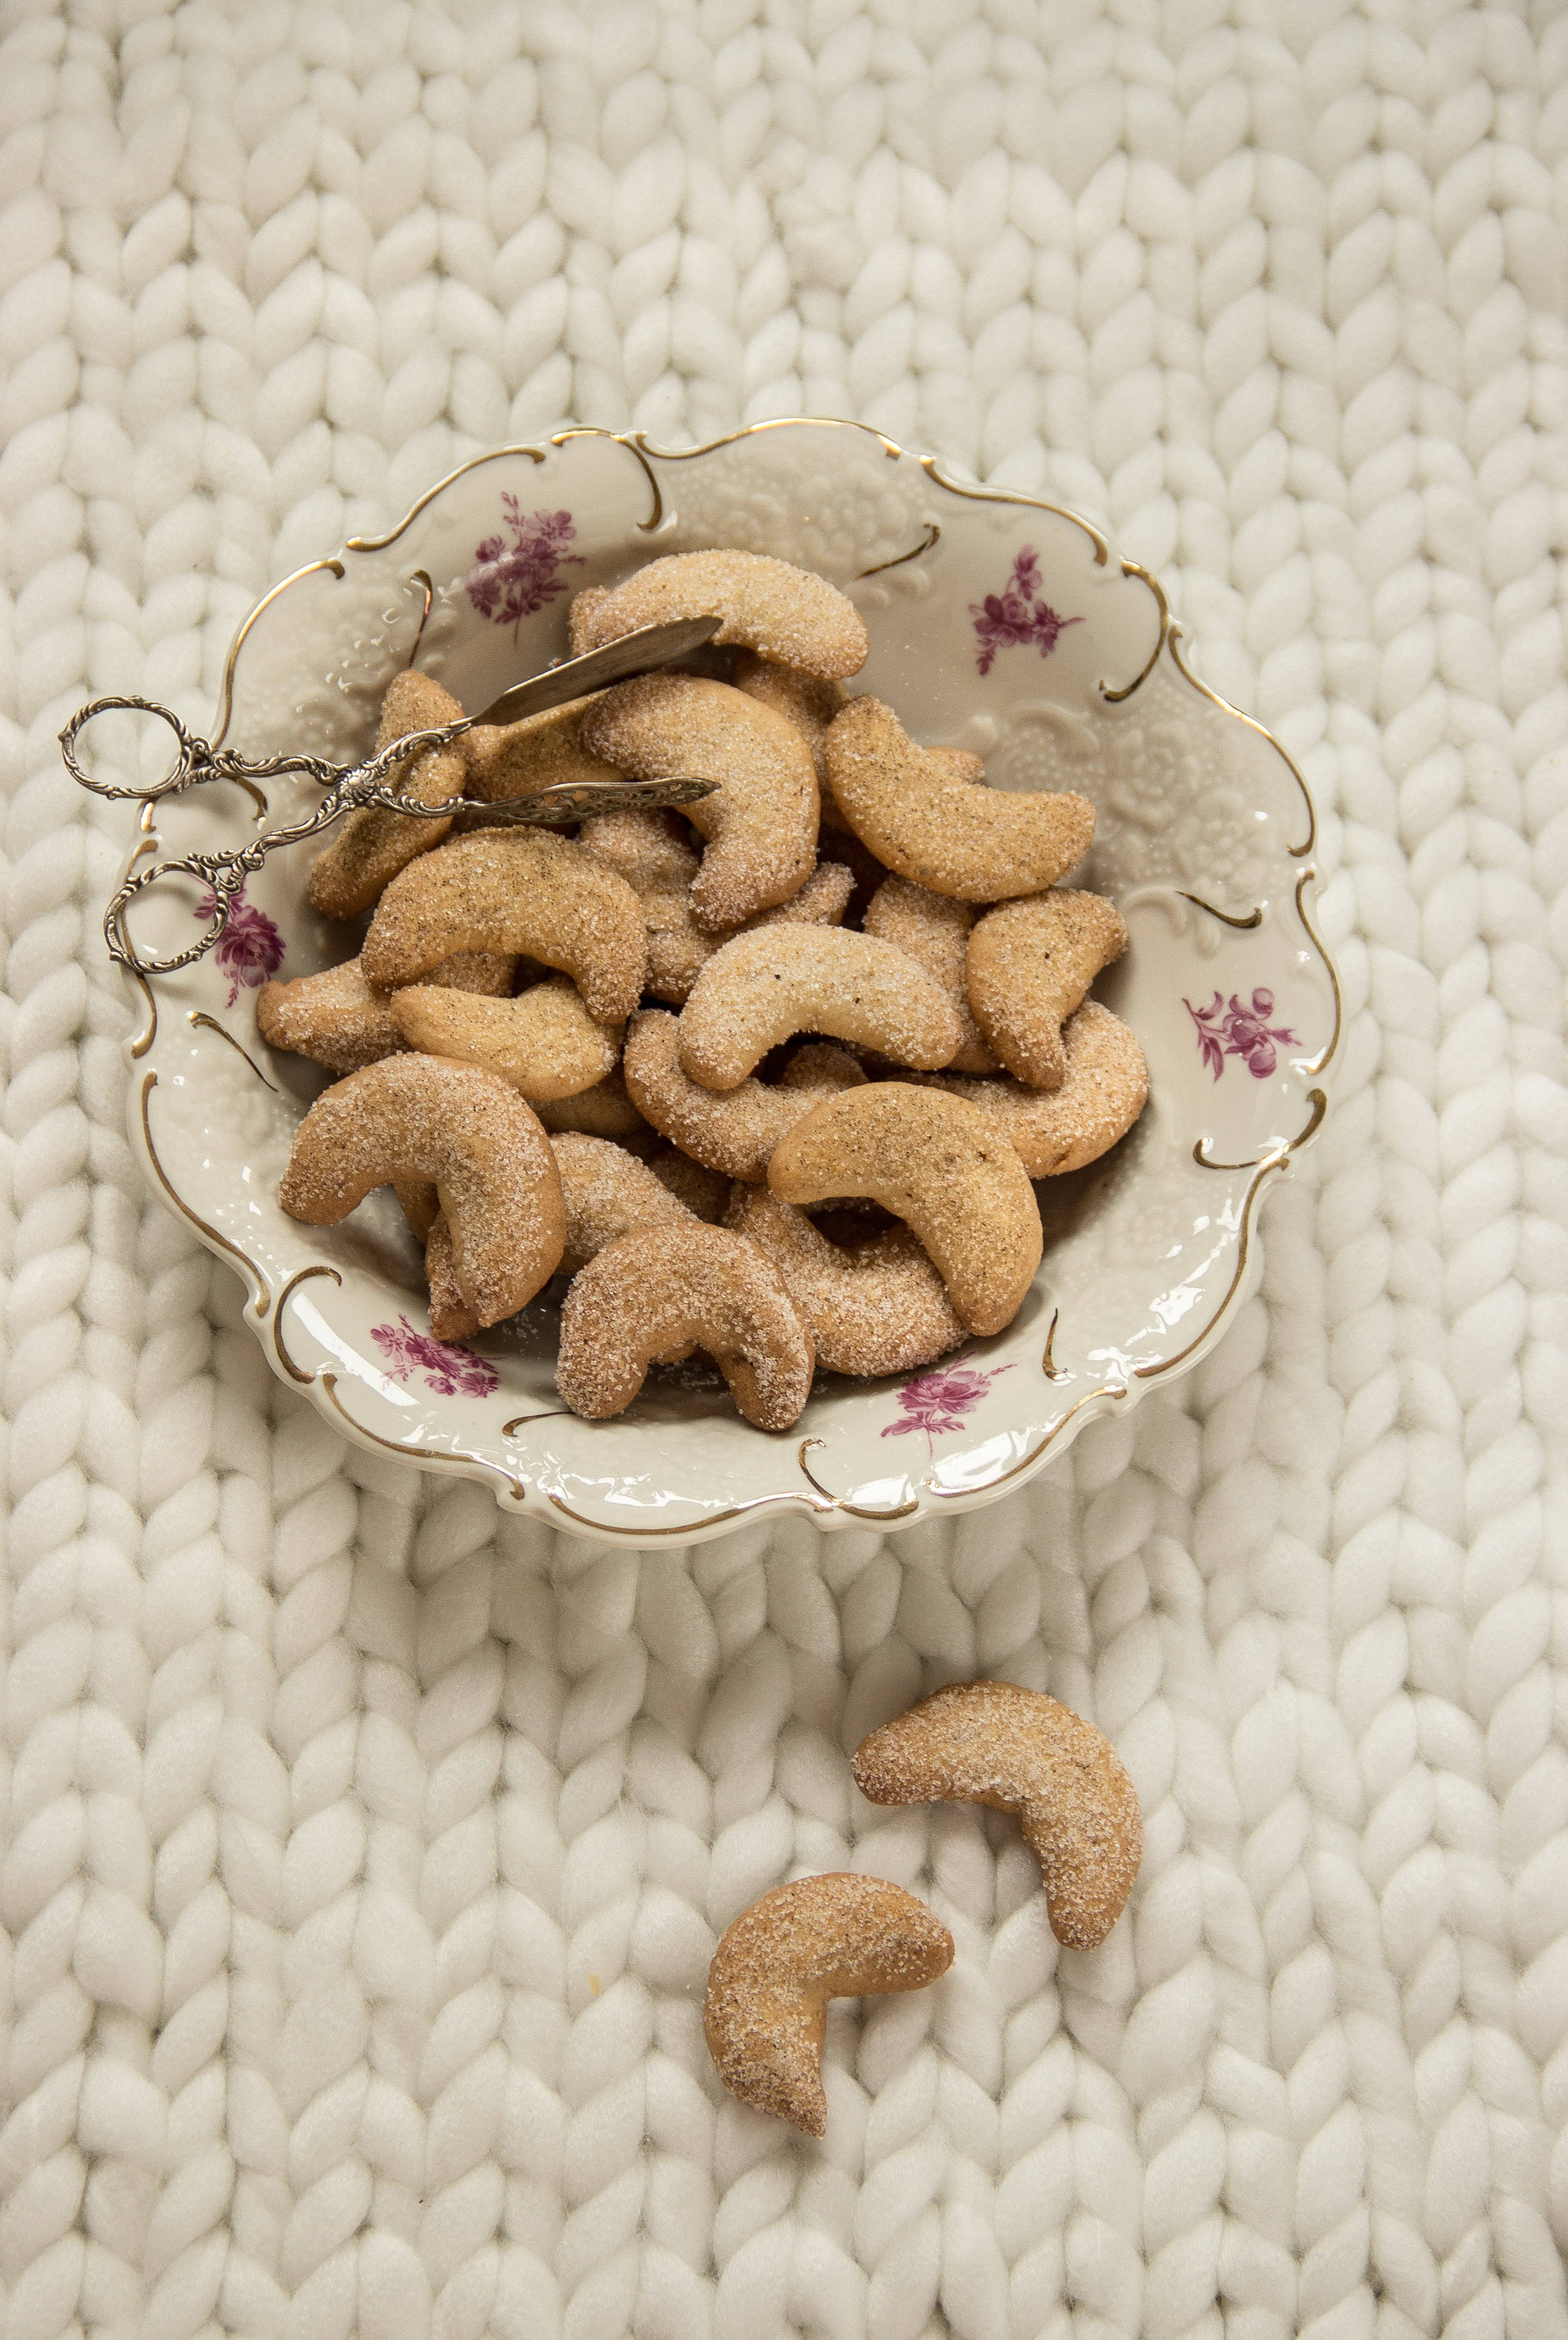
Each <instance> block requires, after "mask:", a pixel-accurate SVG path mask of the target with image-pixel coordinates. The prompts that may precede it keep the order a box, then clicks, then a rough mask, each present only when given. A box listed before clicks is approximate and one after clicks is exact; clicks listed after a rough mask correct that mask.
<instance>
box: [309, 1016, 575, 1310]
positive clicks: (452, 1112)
mask: <svg viewBox="0 0 1568 2340" xmlns="http://www.w3.org/2000/svg"><path fill="white" fill-rule="evenodd" d="M400 1183H407V1184H410V1185H421V1184H425V1183H428V1184H432V1185H434V1186H435V1187H436V1189H437V1192H438V1195H439V1196H440V1200H441V1207H442V1211H443V1213H444V1214H445V1217H446V1222H447V1226H448V1229H449V1231H450V1234H451V1237H452V1254H453V1262H454V1269H455V1274H456V1279H457V1284H458V1287H459V1289H460V1291H461V1294H462V1297H463V1298H464V1300H465V1301H466V1302H467V1303H468V1304H469V1306H470V1307H471V1309H472V1310H473V1312H474V1314H475V1315H476V1316H477V1318H478V1321H479V1323H480V1324H499V1323H500V1321H501V1318H502V1317H503V1316H510V1315H511V1314H513V1313H514V1312H515V1311H516V1310H517V1309H519V1308H521V1307H522V1306H524V1305H525V1304H526V1303H527V1302H528V1301H530V1300H531V1299H532V1298H533V1295H534V1294H535V1293H536V1292H537V1291H538V1290H539V1289H540V1287H541V1284H546V1283H548V1282H549V1280H550V1278H551V1275H552V1274H554V1272H555V1267H556V1263H557V1262H558V1260H559V1259H560V1257H561V1249H562V1246H563V1244H565V1241H566V1214H565V1209H564V1206H563V1205H562V1203H561V1180H560V1178H559V1176H558V1175H557V1173H556V1167H555V1159H554V1156H553V1155H551V1150H550V1141H549V1139H548V1138H547V1137H546V1135H545V1134H544V1132H543V1130H542V1129H541V1127H540V1125H539V1123H538V1121H537V1120H536V1119H535V1118H534V1116H533V1115H532V1114H531V1112H530V1111H529V1109H528V1107H527V1106H526V1105H524V1103H523V1101H522V1099H521V1097H520V1096H518V1094H517V1091H516V1090H515V1089H514V1088H512V1087H511V1086H509V1084H508V1083H507V1082H505V1081H503V1080H502V1079H501V1077H500V1076H499V1075H497V1074H495V1073H490V1072H485V1071H483V1070H482V1069H481V1067H480V1066H477V1065H458V1064H452V1063H451V1062H449V1061H448V1060H447V1059H446V1058H445V1057H442V1056H383V1057H382V1060H381V1062H380V1063H379V1064H375V1065H367V1066H365V1068H364V1069H363V1071H362V1072H358V1073H351V1074H350V1075H349V1076H348V1078H347V1080H343V1081H339V1082H338V1083H337V1085H336V1086H335V1087H333V1088H330V1089H327V1090H326V1091H325V1092H324V1093H323V1095H322V1096H319V1097H318V1098H317V1099H316V1101H315V1103H314V1105H313V1106H312V1107H311V1109H310V1111H309V1113H307V1114H306V1115H305V1117H304V1119H303V1121H302V1122H301V1124H300V1125H299V1127H298V1129H297V1130H296V1131H295V1132H294V1142H293V1150H292V1151H291V1153H290V1155H289V1166H288V1168H287V1170H286V1171H285V1172H284V1174H283V1185H282V1186H281V1188H280V1189H279V1196H278V1199H279V1201H280V1202H281V1203H282V1205H283V1209H284V1210H285V1211H286V1212H287V1213H288V1215H289V1216H290V1217H291V1218H294V1219H301V1220H303V1222H304V1224H305V1225H307V1226H313V1227H325V1226H335V1225H336V1224H337V1223H338V1221H339V1220H340V1219H346V1218H347V1216H348V1215H349V1213H350V1212H351V1211H352V1210H353V1209H354V1208H355V1207H356V1206H357V1205H359V1204H360V1203H362V1201H363V1200H364V1198H365V1196H366V1195H368V1194H369V1193H370V1191H371V1189H372V1187H373V1186H386V1185H396V1184H400Z"/></svg>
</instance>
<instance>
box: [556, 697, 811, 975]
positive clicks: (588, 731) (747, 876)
mask: <svg viewBox="0 0 1568 2340" xmlns="http://www.w3.org/2000/svg"><path fill="white" fill-rule="evenodd" d="M582 737H583V739H584V740H585V742H586V743H587V745H588V746H589V747H590V748H591V749H593V751H594V753H595V754H596V755H600V756H604V757H606V758H608V759H609V760H610V762H611V763H614V764H618V765H619V766H620V768H621V770H622V771H624V772H628V773H630V775H631V777H632V778H634V779H639V780H667V779H672V778H680V777H681V776H682V775H690V774H695V775H696V777H697V778H699V779H708V780H717V781H718V782H719V788H718V789H717V791H716V793H715V794H714V795H712V796H710V797H703V798H701V799H700V801H699V802H698V803H696V804H692V805H688V806H687V807H686V814H687V818H689V819H690V823H691V826H692V828H695V829H696V830H697V831H698V833H699V834H700V836H702V837H703V838H706V839H707V840H708V849H707V851H706V852H705V853H704V854H703V856H702V865H701V867H700V869H699V870H698V872H697V875H696V877H694V878H693V879H692V881H691V891H690V902H691V915H692V917H694V918H695V920H696V921H697V924H698V925H699V926H700V927H705V928H706V929H707V930H708V931H709V932H710V933H711V932H713V931H714V930H715V929H717V928H719V927H738V926H739V925H740V924H741V922H742V921H743V920H744V919H746V918H749V917H751V916H752V914H753V913H754V912H755V911H758V910H768V909H771V908H772V907H774V905H775V904H777V903H779V902H787V901H789V898H790V897H791V896H792V895H795V894H798V893H799V891H800V888H801V887H802V886H804V884H805V883H806V880H807V878H808V877H809V876H810V875H811V871H812V869H813V868H814V867H815V864H816V859H817V813H818V795H817V774H816V770H815V768H814V767H813V765H812V762H811V751H810V749H809V748H808V747H807V745H806V742H805V740H804V739H802V738H801V737H800V734H799V731H797V730H796V729H795V727H794V725H793V724H792V723H790V722H789V721H787V720H786V719H785V718H784V717H783V716H782V715H776V714H775V713H774V712H773V709H771V708H770V707H764V706H762V705H761V703H760V702H759V700H757V699H748V698H747V697H746V695H745V693H744V692H743V691H739V690H733V689H731V688H730V687H729V684H728V683H724V682H710V680H708V679H707V678H706V677H704V676H702V675H691V674H644V675H639V676H638V678H637V679H636V680H635V681H634V682H621V683H617V684H616V686H615V688H614V689H612V690H607V691H605V692H604V694H603V695H602V697H601V698H600V699H598V700H597V701H596V703H595V705H594V706H593V708H592V709H590V712H589V713H588V714H587V715H586V716H585V717H584V718H583V723H582Z"/></svg>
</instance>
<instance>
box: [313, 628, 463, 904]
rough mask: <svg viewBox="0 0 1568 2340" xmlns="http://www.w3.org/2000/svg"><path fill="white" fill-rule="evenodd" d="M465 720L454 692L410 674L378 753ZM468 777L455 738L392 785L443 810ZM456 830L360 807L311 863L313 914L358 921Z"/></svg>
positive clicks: (392, 690) (393, 695)
mask: <svg viewBox="0 0 1568 2340" xmlns="http://www.w3.org/2000/svg"><path fill="white" fill-rule="evenodd" d="M462 719H463V716H462V709H461V707H460V706H459V704H458V702H457V700H456V699H454V698H453V697H452V693H451V692H450V691H448V690H443V689H442V687H441V685H440V683H439V682H436V681H435V680H433V679H432V677H431V676H430V675H428V674H419V673H416V672H415V671H414V670H413V669H412V668H410V669H408V670H407V671H406V672H404V673H402V674H394V675H393V677H392V680H391V682H389V683H388V685H387V688H386V694H385V696H384V697H383V699H382V711H381V722H380V725H379V727H378V729H377V731H376V751H377V753H378V754H379V753H380V751H381V749H383V748H390V747H391V746H392V741H393V740H394V739H406V738H407V737H408V735H409V733H410V732H411V731H432V730H435V729H439V727H440V726H441V725H442V724H444V723H461V721H462ZM467 776H468V775H467V766H466V764H465V763H464V761H463V752H462V746H461V742H460V741H458V740H455V739H454V740H451V741H449V742H448V744H447V746H445V747H444V748H427V749H425V750H424V751H423V753H422V755H418V756H413V757H411V758H410V759H409V760H408V761H407V762H406V763H403V764H400V765H399V766H398V768H397V770H396V772H395V773H394V775H393V778H394V782H395V785H396V786H397V788H399V790H400V791H401V792H402V795H404V796H406V797H412V798H413V800H414V802H415V803H416V804H441V803H442V802H443V801H444V799H445V798H448V797H461V794H462V792H463V786H464V783H465V781H466V778H467ZM451 827H452V823H451V821H450V820H420V819H418V818H416V817H415V816H414V815H413V814H412V813H407V812H389V811H388V810H386V809H385V808H384V807H382V806H379V805H363V806H361V807H360V808H359V809H358V810H357V811H354V812H351V813H350V815H349V816H348V818H347V819H346V820H345V821H344V823H343V825H342V828H340V829H339V831H338V833H337V835H336V836H335V837H334V838H333V839H332V843H331V844H330V845H329V846H327V847H326V848H324V850H323V851H322V852H321V853H318V854H317V856H316V858H315V859H314V861H313V863H312V864H311V874H310V877H309V879H308V880H307V882H306V887H305V892H306V895H307V897H308V898H309V901H310V904H311V907H312V908H313V909H316V910H321V911H323V913H324V914H325V915H326V917H329V918H352V917H358V916H359V914H360V912H361V911H362V910H368V909H369V908H370V907H371V905H372V902H374V901H377V900H378V899H379V898H380V897H381V894H382V890H383V888H384V887H386V886H387V885H388V884H390V882H391V880H392V878H393V877H396V876H397V873H398V871H399V870H400V869H402V868H407V866H408V864H409V863H410V862H411V861H412V860H414V859H416V858H417V857H418V856H419V855H421V854H423V853H429V852H431V851H432V849H433V848H435V847H436V846H438V845H439V844H440V843H441V841H442V838H443V837H444V836H445V835H446V833H447V831H448V829H449V828H451ZM481 947H482V946H481Z"/></svg>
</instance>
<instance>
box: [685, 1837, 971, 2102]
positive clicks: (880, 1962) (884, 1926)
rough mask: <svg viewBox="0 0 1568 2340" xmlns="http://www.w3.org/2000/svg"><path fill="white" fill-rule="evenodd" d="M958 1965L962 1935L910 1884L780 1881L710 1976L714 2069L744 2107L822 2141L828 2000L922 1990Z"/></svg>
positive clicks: (706, 2021)
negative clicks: (956, 1936)
mask: <svg viewBox="0 0 1568 2340" xmlns="http://www.w3.org/2000/svg"><path fill="white" fill-rule="evenodd" d="M952 1963H953V1937H952V1936H951V1934H949V1933H948V1929H947V1928H946V1926H944V1925H942V1924H941V1923H940V1922H939V1921H938V1919H936V1918H934V1917H933V1916H932V1914H931V1912H930V1910H929V1909H927V1907H926V1905H925V1903H924V1902H923V1901H918V1900H917V1899H915V1896H914V1895H913V1894H912V1893H906V1891H905V1890H904V1888H903V1887H902V1886H901V1885H890V1884H888V1882H887V1880H886V1879H883V1878H880V1877H862V1876H861V1875H860V1874H859V1873H858V1871H850V1870H839V1871H837V1872H832V1873H829V1875H828V1876H826V1877H800V1878H797V1879H796V1880H795V1882H794V1883H793V1884H792V1885H779V1886H777V1887H775V1889H774V1890H773V1891H772V1892H771V1893H765V1894H764V1895H763V1896H762V1899H761V1900H760V1901H754V1902H753V1903H752V1904H751V1907H750V1909H746V1910H743V1911H742V1912H741V1914H740V1916H739V1918H737V1919H736V1920H735V1922H734V1924H733V1925H732V1926H729V1927H727V1928H726V1929H725V1931H724V1933H723V1935H722V1936H721V1937H720V1939H719V1948H717V1950H715V1952H714V1954H713V1962H712V1964H711V1966H710V1968H709V1969H708V1989H707V1994H706V1996H705V1998H704V2000H703V2007H702V2028H703V2031H704V2033H705V2035H706V2037H707V2040H708V2052H709V2054H710V2056H711V2057H712V2058H713V2064H714V2068H715V2070H716V2071H717V2072H718V2074H719V2078H720V2079H721V2080H722V2081H723V2083H724V2085H725V2087H727V2088H728V2089H729V2093H730V2095H731V2096H734V2097H739V2099H740V2101H741V2103H742V2104H746V2105H753V2106H755V2107H756V2109H757V2110H758V2111H759V2112H760V2113H772V2114H774V2115H776V2116H777V2117H778V2118H779V2119H780V2120H787V2121H793V2122H794V2124H795V2126H796V2127H797V2128H803V2129H804V2130H805V2131H806V2133H807V2135H808V2136H809V2137H823V2136H825V2135H826V2134H827V2128H828V2099H827V2097H826V2095H825V2094H824V2092H823V2087H822V2076H821V2063H822V2042H823V2040H824V2038H826V2036H827V2008H828V2001H829V1999H830V1998H863V1997H864V1996H865V1995H866V1993H867V1992H868V1991H893V1990H923V1989H924V1988H925V1987H926V1985H927V1984H928V1983H932V1982H935V1981H936V1979H937V1978H938V1975H943V1974H946V1973H947V1971H948V1968H949V1967H950V1966H951V1965H952Z"/></svg>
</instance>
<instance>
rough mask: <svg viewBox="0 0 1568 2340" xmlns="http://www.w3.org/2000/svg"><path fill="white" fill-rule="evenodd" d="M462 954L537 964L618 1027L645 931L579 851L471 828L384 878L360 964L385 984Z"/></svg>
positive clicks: (610, 879) (617, 881)
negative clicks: (555, 971) (567, 979)
mask: <svg viewBox="0 0 1568 2340" xmlns="http://www.w3.org/2000/svg"><path fill="white" fill-rule="evenodd" d="M471 950H488V951H515V952H520V953H526V954H527V955H528V956H529V957H532V958H537V959H541V960H542V961H543V963H544V964H545V966H546V967H558V968H559V969H560V970H561V973H562V974H563V975H569V976H571V979H572V981H573V982H574V983H575V984H576V986H577V987H578V989H579V991H581V994H582V997H583V1002H584V1005H585V1006H587V1009H588V1012H589V1014H590V1016H592V1017H593V1018H594V1020H595V1021H596V1022H597V1023H601V1024H621V1023H624V1022H625V1020H626V1018H627V1016H630V1013H631V1011H632V1009H633V1008H634V1007H635V1006H636V1005H637V1002H638V999H639V997H640V995H641V991H642V977H643V972H644V968H645V967H646V964H647V959H648V929H647V927H646V926H645V925H644V923H643V917H642V909H641V906H640V903H639V901H638V899H637V897H636V895H635V894H634V893H633V892H632V890H631V888H630V886H629V885H628V884H627V883H626V880H625V878H624V877H616V875H615V873H614V871H613V870H610V869H606V868H604V866H603V864H602V863H601V862H598V861H596V860H595V859H594V858H593V856H592V855H591V854H590V853H584V852H583V850H582V848H581V846H578V845H571V844H569V843H567V842H566V841H565V839H563V838H559V837H543V836H539V835H536V834H530V835H527V836H512V835H511V834H509V833H507V832H505V831H501V830H497V829H481V830H480V831H479V832H478V833H477V834H476V835H474V836H472V837H460V838H457V839H456V840H455V841H454V842H453V843H452V844H451V845H448V846H445V847H443V848H442V851H441V852H440V853H436V854H431V855H428V856H427V857H426V858H424V859H423V860H422V861H420V862H418V863H416V864H415V865H414V867H413V868H410V869H405V870H404V871H403V872H402V876H401V877H394V878H393V880H392V884H391V885H390V886H389V887H387V890H386V892H385V894H384V895H383V896H382V899H381V902H380V903H379V905H378V906H377V909H376V914H375V917H373V918H372V921H371V928H370V932H369V934H367V935H366V937H365V938H364V944H363V947H362V949H361V952H360V963H361V966H362V968H363V970H364V976H365V980H366V981H367V982H368V983H372V984H374V985H375V986H376V987H378V988H379V989H381V990H383V991H394V990H399V989H401V988H402V987H403V986H404V985H405V984H411V983H417V982H418V981H419V979H420V977H422V975H425V974H426V973H428V971H429V970H430V969H431V968H432V967H435V966H436V965H437V964H438V963H439V962H440V961H441V960H442V959H443V958H447V957H450V956H451V954H452V952H453V951H471Z"/></svg>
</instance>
